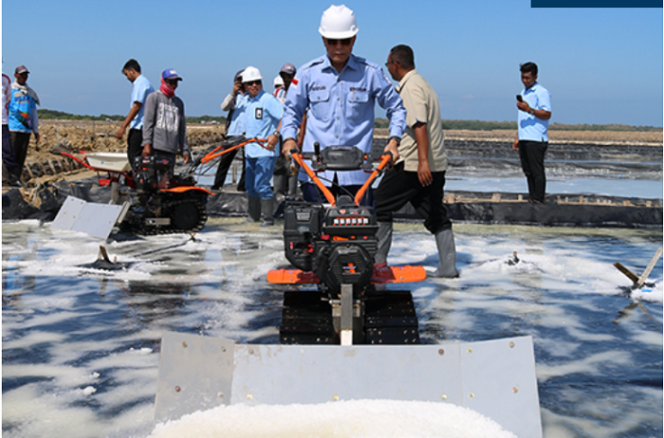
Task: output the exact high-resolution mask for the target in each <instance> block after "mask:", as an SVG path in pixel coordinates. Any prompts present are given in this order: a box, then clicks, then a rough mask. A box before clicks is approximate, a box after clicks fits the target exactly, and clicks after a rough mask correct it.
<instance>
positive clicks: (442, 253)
mask: <svg viewBox="0 0 664 438" xmlns="http://www.w3.org/2000/svg"><path fill="white" fill-rule="evenodd" d="M436 246H437V247H438V258H439V260H438V269H436V270H435V271H434V272H432V273H431V274H429V275H430V276H431V277H438V278H457V277H458V276H459V271H457V268H456V246H455V245H454V233H453V232H452V228H448V229H446V230H442V231H439V232H437V233H436Z"/></svg>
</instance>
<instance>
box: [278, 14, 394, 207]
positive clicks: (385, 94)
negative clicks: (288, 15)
mask: <svg viewBox="0 0 664 438" xmlns="http://www.w3.org/2000/svg"><path fill="white" fill-rule="evenodd" d="M319 32H320V34H321V35H322V37H323V44H324V45H325V49H326V52H327V54H326V55H324V56H322V57H320V58H317V59H314V60H313V61H311V62H309V63H307V64H305V65H304V66H303V67H301V68H300V70H299V72H298V73H297V74H296V75H295V78H294V79H293V82H292V84H291V86H290V88H289V90H288V94H287V95H286V102H285V111H284V118H283V121H282V128H281V135H282V136H283V138H284V145H283V148H282V152H283V153H284V154H288V153H289V152H290V150H291V149H294V148H295V147H296V145H297V143H296V140H295V139H296V135H297V129H298V127H299V126H300V123H301V122H302V118H303V116H304V113H305V111H307V110H308V112H307V124H306V133H305V136H304V144H303V151H304V152H313V150H314V146H313V145H314V143H315V142H317V143H319V144H320V147H321V149H324V148H325V147H328V146H334V145H350V146H356V147H358V148H359V149H361V150H362V151H364V152H365V153H367V154H369V153H371V149H372V145H373V126H374V105H375V103H376V102H377V103H378V104H379V105H380V106H381V107H382V108H383V109H385V110H386V111H387V117H388V118H389V119H390V124H389V131H390V134H389V135H390V138H389V141H388V144H387V146H386V147H385V151H386V152H388V151H389V152H391V153H392V155H393V157H394V159H397V158H398V155H399V153H398V150H397V147H398V145H399V141H400V140H401V135H402V134H403V131H404V129H405V120H406V109H405V108H404V107H403V103H402V101H401V98H400V97H399V95H398V94H397V92H396V91H395V90H394V87H392V84H391V83H390V81H389V80H388V79H387V77H385V74H384V72H383V70H382V68H381V67H380V66H379V65H377V64H375V63H373V62H370V61H367V60H366V59H364V58H360V57H358V56H355V55H353V54H352V51H353V46H354V44H355V40H356V38H357V33H358V26H357V24H356V21H355V15H354V14H353V11H351V10H350V9H348V8H347V7H346V6H343V5H342V6H331V7H330V8H328V9H327V10H326V11H325V12H324V13H323V16H322V18H321V22H320V28H319ZM319 176H322V177H323V178H321V179H322V180H323V183H324V184H325V185H328V186H330V185H333V187H332V189H333V192H337V193H338V190H339V186H341V187H344V189H345V190H348V191H350V192H351V193H356V192H357V190H359V188H360V187H361V186H362V184H363V183H364V182H365V181H366V180H367V178H368V174H367V173H366V172H364V171H363V170H356V171H345V172H334V171H326V172H324V173H322V174H319ZM299 179H300V181H301V182H302V192H303V196H304V199H305V200H307V201H309V202H315V201H316V200H318V199H321V198H320V195H319V194H318V191H317V188H316V187H315V185H314V184H312V183H311V182H310V181H309V180H308V177H307V176H306V174H305V173H304V172H303V171H300V177H299ZM363 203H364V204H365V205H372V203H373V199H372V193H371V190H368V191H367V197H365V198H364V201H363Z"/></svg>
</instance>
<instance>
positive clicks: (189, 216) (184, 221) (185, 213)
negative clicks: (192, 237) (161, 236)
mask: <svg viewBox="0 0 664 438" xmlns="http://www.w3.org/2000/svg"><path fill="white" fill-rule="evenodd" d="M200 221H201V212H200V209H199V206H198V203H197V202H195V201H184V202H179V203H177V204H175V205H174V206H173V210H172V211H171V224H172V228H174V229H176V230H183V231H189V230H194V229H195V228H196V227H197V225H198V224H199V223H200Z"/></svg>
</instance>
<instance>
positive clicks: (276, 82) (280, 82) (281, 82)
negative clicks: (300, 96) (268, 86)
mask: <svg viewBox="0 0 664 438" xmlns="http://www.w3.org/2000/svg"><path fill="white" fill-rule="evenodd" d="M283 86H284V80H283V78H282V77H281V76H279V75H277V77H276V78H274V88H277V87H283Z"/></svg>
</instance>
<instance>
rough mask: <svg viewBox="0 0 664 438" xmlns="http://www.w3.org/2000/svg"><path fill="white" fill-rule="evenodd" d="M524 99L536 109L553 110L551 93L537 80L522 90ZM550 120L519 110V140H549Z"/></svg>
mask: <svg viewBox="0 0 664 438" xmlns="http://www.w3.org/2000/svg"><path fill="white" fill-rule="evenodd" d="M521 96H523V100H524V101H526V102H527V103H528V105H530V107H531V108H532V109H535V110H545V111H551V94H550V93H549V91H548V90H547V89H546V88H544V87H543V86H541V85H540V84H538V83H537V82H536V83H535V85H533V86H532V87H530V88H528V89H527V90H522V91H521ZM548 130H549V121H548V120H542V119H539V118H537V117H535V116H534V115H532V114H528V113H527V112H525V111H520V110H519V140H530V141H549V135H548Z"/></svg>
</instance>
